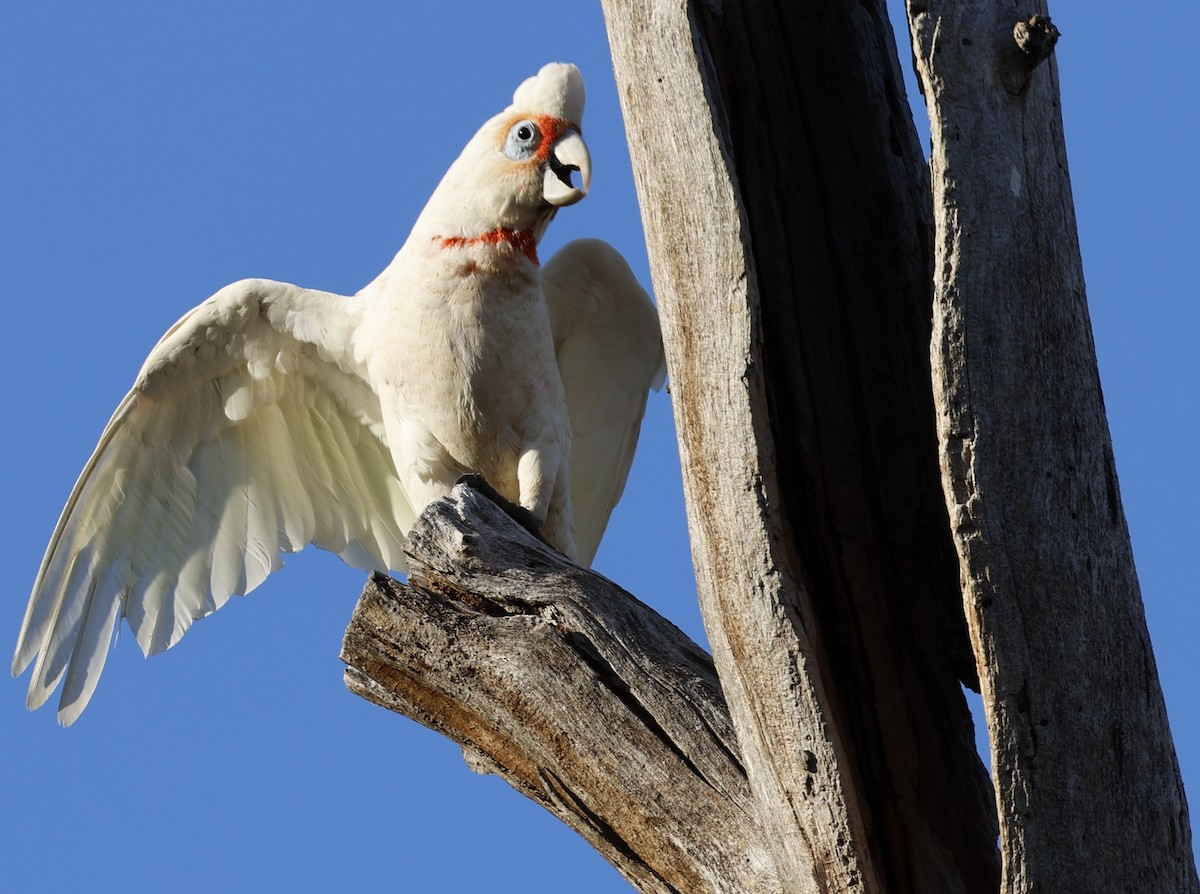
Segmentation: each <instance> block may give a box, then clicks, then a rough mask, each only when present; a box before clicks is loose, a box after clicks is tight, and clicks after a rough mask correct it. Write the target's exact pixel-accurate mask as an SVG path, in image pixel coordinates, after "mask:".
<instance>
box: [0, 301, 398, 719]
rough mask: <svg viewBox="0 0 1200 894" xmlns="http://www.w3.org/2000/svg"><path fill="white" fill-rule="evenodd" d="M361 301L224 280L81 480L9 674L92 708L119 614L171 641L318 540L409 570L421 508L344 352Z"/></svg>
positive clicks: (35, 692) (144, 644)
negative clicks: (25, 676) (408, 544)
mask: <svg viewBox="0 0 1200 894" xmlns="http://www.w3.org/2000/svg"><path fill="white" fill-rule="evenodd" d="M360 316H361V304H360V303H359V302H358V301H357V300H355V299H352V298H345V297H342V296H340V295H332V294H329V293H325V292H315V291H310V290H307V289H300V288H297V287H295V286H289V285H285V284H282V283H275V282H270V281H267V280H245V281H243V282H239V283H235V284H233V285H231V286H228V287H227V288H225V289H222V290H221V291H220V292H218V293H217V294H215V295H214V296H213V297H211V298H209V299H208V300H207V301H205V302H204V303H203V304H201V305H200V306H198V307H196V308H195V309H194V310H192V311H191V312H190V313H188V314H187V315H186V316H185V317H184V318H183V319H181V320H180V321H179V322H178V323H176V324H175V325H174V326H173V327H172V328H171V330H170V331H168V332H167V334H166V335H165V336H163V338H162V340H161V341H160V342H159V343H158V345H157V346H156V347H155V348H154V350H153V351H152V352H151V354H150V357H149V358H148V359H147V360H146V363H145V365H144V366H143V367H142V371H141V373H140V374H139V375H138V378H137V381H136V383H135V385H134V388H133V390H132V391H130V393H129V394H128V395H127V396H126V397H125V399H124V400H123V401H122V402H121V405H120V406H119V407H118V408H117V411H116V413H114V414H113V417H112V419H111V420H110V421H109V423H108V426H107V427H106V428H105V429H104V433H103V434H102V435H101V437H100V443H99V445H98V446H97V447H96V450H95V452H94V453H93V454H92V456H91V459H89V460H88V463H87V465H86V467H85V468H84V470H83V473H82V474H81V475H80V476H79V480H78V482H76V484H75V488H74V490H73V491H72V492H71V496H70V499H69V500H68V501H67V505H66V508H65V509H64V510H63V513H62V516H61V518H60V519H59V521H58V525H57V527H56V528H55V530H54V535H53V537H52V538H51V540H50V545H49V547H48V548H47V550H46V555H45V558H44V559H43V560H42V567H41V570H40V571H39V572H38V576H37V580H36V582H35V583H34V586H33V594H32V596H31V597H30V600H29V607H28V609H27V610H26V613H25V621H24V623H23V624H22V627H21V634H20V637H19V639H18V642H17V649H16V654H15V656H14V659H13V675H14V676H16V675H18V674H20V673H21V672H23V671H24V670H25V668H26V667H28V666H29V663H30V662H31V661H33V659H34V658H35V657H36V659H37V661H36V664H35V666H34V671H33V677H32V679H31V681H30V684H29V706H30V707H31V708H35V707H38V706H39V705H41V704H42V703H43V702H45V701H46V699H47V698H48V697H49V696H50V694H51V693H52V692H53V691H54V689H55V687H56V686H57V685H58V684H59V682H60V681H62V680H63V678H64V676H65V678H66V681H65V683H64V686H63V693H62V698H61V701H60V703H59V712H58V716H59V720H60V722H62V723H63V724H64V725H67V724H70V723H71V722H73V721H74V720H75V718H76V717H78V716H79V713H80V712H81V711H82V710H83V708H84V707H85V706H86V705H87V702H88V700H89V699H90V698H91V696H92V693H93V691H94V690H95V687H96V682H97V680H98V678H99V676H100V672H101V671H102V670H103V668H104V662H105V659H106V658H107V654H108V648H109V644H110V642H111V640H112V636H113V630H114V627H115V625H116V623H117V622H118V620H119V618H120V617H122V616H124V617H125V618H127V619H128V620H129V624H130V627H132V629H133V632H134V635H135V636H136V638H137V641H138V644H139V645H140V646H141V648H142V650H143V652H145V653H146V654H148V655H149V654H152V653H155V652H161V651H162V650H164V649H167V648H169V647H170V646H172V645H174V644H175V643H176V642H177V641H178V640H179V638H180V637H181V636H183V634H184V632H185V631H186V630H187V628H188V627H189V626H190V625H191V623H192V621H194V620H196V619H198V618H202V617H204V616H205V615H208V614H210V613H211V612H213V611H216V609H218V608H220V607H221V606H222V605H223V604H224V603H225V602H226V601H227V600H228V599H229V597H230V596H232V595H235V594H236V595H241V594H244V593H248V592H250V591H251V590H253V589H254V588H255V587H256V586H258V585H259V584H260V583H262V581H263V580H264V579H265V578H266V576H267V575H268V574H270V573H271V572H272V571H274V570H276V569H277V568H279V567H280V566H281V565H282V564H283V563H282V561H281V560H280V553H282V552H295V551H297V550H299V549H301V548H302V547H304V546H305V545H306V544H308V543H315V544H317V545H318V546H322V547H325V548H326V549H329V550H332V551H333V552H336V553H338V554H339V555H340V556H341V557H342V558H343V559H345V560H346V561H347V562H349V563H350V564H351V565H355V566H357V567H360V568H364V569H370V568H380V569H389V568H390V569H396V570H402V569H403V568H404V564H403V563H404V560H403V554H402V552H401V543H402V542H403V539H404V533H405V532H406V531H407V530H408V528H409V527H410V526H411V525H412V522H413V520H414V514H413V512H412V509H411V508H410V506H409V504H408V501H407V500H406V499H405V497H404V494H403V492H402V490H401V487H400V484H399V481H398V479H397V477H396V472H395V468H394V466H393V463H392V458H391V453H390V452H389V450H388V448H387V444H386V443H385V439H384V433H383V424H382V419H381V413H380V405H379V398H378V396H377V395H376V394H375V392H374V390H373V389H372V388H371V386H370V384H369V383H368V381H367V380H366V379H365V378H364V375H363V372H362V370H361V368H360V367H359V365H358V364H357V363H356V362H355V359H354V356H353V348H352V342H353V333H354V331H355V327H356V326H357V325H358V321H359V319H360Z"/></svg>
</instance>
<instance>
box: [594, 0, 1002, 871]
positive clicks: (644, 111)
mask: <svg viewBox="0 0 1200 894" xmlns="http://www.w3.org/2000/svg"><path fill="white" fill-rule="evenodd" d="M604 8H605V15H606V18H607V21H608V27H609V39H610V43H611V45H612V50H613V59H614V64H615V69H616V75H617V83H618V86H619V88H620V91H619V92H620V96H621V100H622V104H623V111H624V113H625V121H626V130H627V134H628V138H629V142H630V150H631V156H632V160H633V167H634V176H635V179H636V181H637V185H638V191H639V198H640V205H641V207H642V212H643V224H644V226H645V229H646V235H647V243H648V248H649V254H650V262H651V268H652V271H653V274H654V284H655V292H656V294H657V296H658V301H659V307H660V313H661V315H662V318H663V328H664V340H665V343H666V349H667V359H668V366H669V368H670V371H671V380H672V383H673V385H672V398H673V402H674V406H675V414H676V424H677V427H678V429H679V434H680V450H681V455H682V460H683V467H684V479H685V493H686V496H687V499H688V518H689V527H690V530H691V535H692V548H693V560H694V563H695V565H696V570H697V580H698V586H699V591H700V600H701V605H702V609H703V612H704V617H705V624H706V628H707V630H708V635H709V639H710V641H711V643H712V645H713V653H714V659H715V660H716V665H717V669H718V671H719V672H720V675H721V682H722V685H723V686H724V687H725V693H726V697H727V698H728V700H729V703H730V710H731V713H732V715H733V720H734V725H735V727H736V729H737V731H738V740H739V742H740V743H741V745H742V750H743V754H744V757H745V760H746V765H747V770H748V772H749V776H750V782H751V786H752V788H753V789H754V792H755V796H756V803H757V805H758V809H759V811H760V815H761V816H762V819H763V823H764V825H765V826H766V827H767V829H768V830H769V832H770V834H771V838H772V841H773V843H774V844H775V847H776V853H775V856H776V862H777V864H778V865H779V869H780V875H781V877H782V878H783V880H784V883H785V886H786V887H787V888H788V890H790V891H806V890H820V891H843V890H854V891H863V890H866V891H894V892H902V891H921V892H934V891H987V890H994V889H995V887H996V886H997V884H998V877H999V860H998V854H997V851H996V848H995V834H996V832H995V814H994V807H993V805H992V803H991V795H990V790H989V786H988V784H987V779H986V775H985V773H984V771H983V769H982V767H981V766H980V764H979V762H978V759H977V758H976V756H975V753H974V748H973V742H972V735H971V722H970V719H969V717H968V715H967V711H966V707H965V704H964V702H963V698H962V695H961V691H960V689H959V680H960V678H962V679H969V678H970V677H971V676H972V672H971V666H970V658H969V653H968V645H967V637H966V631H965V628H964V624H963V620H962V609H961V601H960V596H959V592H958V581H957V569H956V567H955V562H954V554H953V545H952V541H951V539H950V534H949V527H948V523H947V519H946V514H945V511H944V508H943V507H942V505H940V504H941V502H942V500H941V490H940V483H939V477H938V470H937V463H936V441H935V434H934V414H933V404H932V397H931V391H930V378H929V365H928V340H929V332H930V303H931V298H930V271H931V261H932V252H931V245H930V242H929V221H930V216H929V198H928V191H927V180H926V175H925V166H924V162H923V159H922V155H921V152H920V147H919V145H918V143H917V140H916V135H915V132H914V129H913V126H912V118H911V114H910V113H909V111H908V107H907V103H906V102H905V99H904V91H903V86H902V83H901V78H900V74H899V71H898V65H897V60H896V53H895V47H894V43H893V40H892V36H891V28H890V25H889V23H888V21H887V17H886V15H885V11H884V8H883V4H882V3H879V2H869V0H868V2H862V3H860V2H853V3H851V2H841V3H833V4H830V3H828V2H811V3H805V2H801V3H795V2H788V3H770V2H757V3H718V2H704V3H696V4H687V5H682V4H678V3H672V2H649V3H647V2H641V0H639V2H633V0H606V2H605V3H604Z"/></svg>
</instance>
